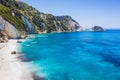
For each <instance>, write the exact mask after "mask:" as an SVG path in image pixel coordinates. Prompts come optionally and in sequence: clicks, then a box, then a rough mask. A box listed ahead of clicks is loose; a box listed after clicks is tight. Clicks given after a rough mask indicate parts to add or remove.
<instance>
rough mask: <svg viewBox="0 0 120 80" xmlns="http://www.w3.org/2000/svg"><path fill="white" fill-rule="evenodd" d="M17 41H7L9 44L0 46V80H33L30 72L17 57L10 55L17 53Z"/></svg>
mask: <svg viewBox="0 0 120 80" xmlns="http://www.w3.org/2000/svg"><path fill="white" fill-rule="evenodd" d="M16 43H17V40H9V42H7V43H4V44H1V43H0V46H1V45H2V46H1V47H2V49H0V80H33V78H32V74H31V72H30V70H28V69H27V68H26V65H25V64H24V63H22V62H21V61H20V60H19V59H18V58H17V55H15V54H13V55H12V54H11V52H12V51H17V46H16Z"/></svg>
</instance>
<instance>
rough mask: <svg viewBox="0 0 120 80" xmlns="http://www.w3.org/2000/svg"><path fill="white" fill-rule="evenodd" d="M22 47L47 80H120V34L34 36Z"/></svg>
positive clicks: (67, 33) (79, 33)
mask: <svg viewBox="0 0 120 80" xmlns="http://www.w3.org/2000/svg"><path fill="white" fill-rule="evenodd" d="M21 46H22V48H21V50H22V52H23V53H25V56H26V58H27V59H29V60H30V61H29V62H30V63H31V64H32V65H33V66H34V69H33V70H34V71H35V73H36V74H37V75H39V76H40V77H44V79H45V80H120V30H109V31H105V32H71V33H69V32H65V33H51V34H41V35H33V38H31V39H28V40H27V41H25V42H23V43H21Z"/></svg>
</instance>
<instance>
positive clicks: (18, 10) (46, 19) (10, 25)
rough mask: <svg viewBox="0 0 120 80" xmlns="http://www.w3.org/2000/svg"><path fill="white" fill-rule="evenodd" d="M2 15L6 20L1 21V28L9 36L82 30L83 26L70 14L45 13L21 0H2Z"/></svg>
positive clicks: (0, 0)
mask: <svg viewBox="0 0 120 80" xmlns="http://www.w3.org/2000/svg"><path fill="white" fill-rule="evenodd" d="M0 16H1V19H2V18H3V21H5V22H6V23H3V22H2V21H1V25H0V29H1V30H2V31H6V32H5V33H6V34H7V35H8V37H9V38H18V37H19V36H20V35H24V34H32V33H42V32H54V31H55V32H61V31H78V30H81V26H80V25H79V24H78V23H77V22H76V21H75V20H73V19H72V18H71V17H70V16H54V15H52V14H45V13H42V12H39V11H38V10H36V9H35V8H33V7H31V6H29V5H27V4H25V3H23V2H20V1H19V0H17V1H16V0H0ZM3 25H5V27H4V28H6V29H5V30H3Z"/></svg>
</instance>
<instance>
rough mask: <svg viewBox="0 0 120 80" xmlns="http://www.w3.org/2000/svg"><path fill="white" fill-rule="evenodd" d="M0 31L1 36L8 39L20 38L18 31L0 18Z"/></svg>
mask: <svg viewBox="0 0 120 80" xmlns="http://www.w3.org/2000/svg"><path fill="white" fill-rule="evenodd" d="M0 31H1V34H3V36H7V37H8V38H19V37H20V34H19V32H18V30H17V29H16V28H15V27H14V26H13V25H11V24H10V23H9V22H7V21H6V20H4V19H3V18H2V17H0Z"/></svg>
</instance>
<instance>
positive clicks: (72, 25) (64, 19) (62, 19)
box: [55, 16, 82, 31]
mask: <svg viewBox="0 0 120 80" xmlns="http://www.w3.org/2000/svg"><path fill="white" fill-rule="evenodd" d="M55 18H56V22H58V23H57V24H56V27H57V29H60V30H61V31H62V29H61V28H60V27H62V28H63V29H64V30H65V31H79V30H80V29H81V28H82V27H81V26H80V25H79V23H77V22H76V21H75V20H73V19H72V18H71V17H70V16H56V17H55Z"/></svg>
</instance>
